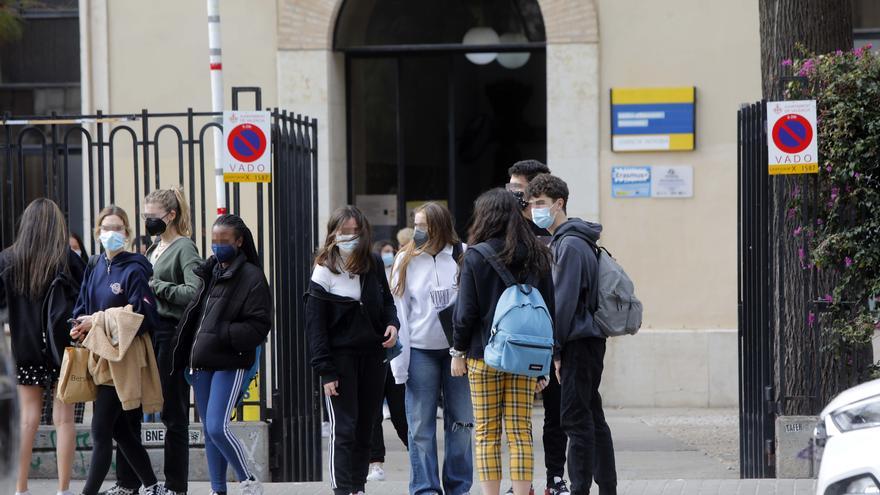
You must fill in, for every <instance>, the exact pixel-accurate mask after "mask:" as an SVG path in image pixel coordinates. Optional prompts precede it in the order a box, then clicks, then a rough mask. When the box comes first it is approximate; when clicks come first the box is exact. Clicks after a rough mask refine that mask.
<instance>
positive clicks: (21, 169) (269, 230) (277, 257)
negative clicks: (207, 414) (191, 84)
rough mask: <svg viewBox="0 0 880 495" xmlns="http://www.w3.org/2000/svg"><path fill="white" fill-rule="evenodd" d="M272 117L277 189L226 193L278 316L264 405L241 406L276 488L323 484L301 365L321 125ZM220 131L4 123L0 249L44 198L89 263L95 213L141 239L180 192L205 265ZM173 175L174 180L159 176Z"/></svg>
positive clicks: (81, 118) (145, 122) (157, 118)
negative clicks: (266, 446)
mask: <svg viewBox="0 0 880 495" xmlns="http://www.w3.org/2000/svg"><path fill="white" fill-rule="evenodd" d="M241 93H253V94H254V99H255V105H254V106H255V108H258V109H259V108H261V107H262V102H261V98H260V90H259V88H233V109H237V107H238V100H239V95H240V94H241ZM269 111H270V112H271V117H272V174H273V175H272V183H271V184H269V185H268V186H265V185H263V184H253V185H251V184H234V185H232V186H231V187H230V185H229V184H226V192H227V198H228V204H229V205H230V208H229V211H230V212H231V213H235V214H238V215H241V216H242V217H244V218H245V220H246V221H247V223H248V224H249V225H250V226H251V227H252V230H253V231H254V233H255V234H256V236H255V237H256V239H255V241H256V243H257V249H258V251H259V254H260V258H261V259H262V261H263V265H264V270H265V271H266V274H267V276H268V278H269V281H270V284H271V285H272V288H273V291H274V293H275V314H276V320H275V328H274V331H273V332H272V333H271V334H270V337H269V339H270V341H269V343H268V345H267V346H266V352H264V353H263V359H262V363H261V366H260V375H259V376H260V377H261V379H260V380H259V400H245V401H244V404H243V405H242V409H240V410H239V411H238V415H237V417H238V418H242V417H243V416H246V414H243V412H244V411H245V410H246V409H247V408H249V407H250V408H258V409H259V420H261V421H269V422H271V427H270V431H271V434H270V459H271V466H270V469H271V472H272V478H273V480H274V481H314V480H320V479H321V474H322V469H321V400H320V396H319V393H318V390H319V387H318V381H317V380H316V377H315V376H314V374H313V372H312V370H311V367H310V366H309V362H308V357H307V355H306V345H305V341H304V335H305V332H304V328H303V325H304V321H303V313H304V311H303V309H304V308H303V305H304V303H303V300H302V297H301V295H302V294H303V293H304V292H305V288H306V287H305V284H306V283H307V281H308V278H309V273H310V269H311V262H312V254H313V252H314V249H315V247H316V241H317V235H318V225H317V211H318V206H317V205H318V198H317V187H316V186H317V172H316V169H317V156H318V155H317V153H318V143H317V121H316V120H314V119H310V118H309V117H303V116H302V115H298V114H294V113H290V112H288V111H286V110H279V109H277V108H275V109H271V110H269ZM221 121H222V114H219V113H211V112H195V111H193V110H192V109H191V108H190V109H188V110H187V111H186V112H183V113H150V112H148V111H147V110H142V111H141V112H140V113H136V114H114V115H108V114H104V113H102V112H100V111H99V112H97V113H96V114H95V115H73V116H71V115H51V116H11V115H4V117H3V119H2V121H0V126H2V129H0V184H2V187H0V245H2V247H4V248H5V247H6V246H8V245H9V244H11V243H12V241H13V240H14V236H15V230H16V226H17V225H16V222H17V221H18V219H19V218H20V216H21V214H22V212H23V211H24V208H25V207H26V206H27V204H28V203H29V202H30V201H31V200H33V199H35V198H37V197H48V198H51V199H53V200H55V201H56V202H57V203H58V204H59V206H61V208H62V210H63V211H64V214H65V216H66V217H67V219H68V222H69V225H71V230H72V231H76V232H80V233H82V234H83V237H84V238H85V239H86V240H87V241H86V242H87V243H88V244H89V245H90V247H91V251H90V252H93V253H94V252H95V248H96V241H95V239H94V236H92V235H90V232H91V226H93V225H94V221H95V217H96V215H97V213H98V211H99V210H100V209H101V208H102V207H104V206H106V205H107V204H111V203H112V204H118V205H120V206H122V207H123V208H125V209H126V210H127V211H128V212H129V213H130V214H132V216H131V220H132V227H133V229H134V232H136V233H138V234H140V233H141V232H142V220H141V213H142V209H141V208H142V200H143V198H144V197H145V196H146V195H147V194H149V192H150V191H152V190H153V189H157V188H160V187H163V186H164V187H169V186H172V185H181V186H183V187H184V190H185V191H186V193H187V197H188V199H189V201H190V205H191V208H192V222H193V233H192V238H193V240H194V241H195V242H196V244H197V246H199V248H200V250H201V253H202V255H203V256H207V255H209V254H210V252H209V250H210V242H209V240H210V226H211V224H212V222H213V216H211V217H209V216H208V213H207V208H206V197H208V196H206V195H213V186H210V188H209V186H208V185H207V184H206V170H209V172H208V174H207V175H208V181H209V183H210V184H213V169H214V166H213V162H206V160H207V159H208V158H209V156H208V155H209V153H206V150H211V149H212V142H213V141H212V140H213V138H214V137H213V134H214V129H220V130H222V122H221ZM169 147H170V148H169ZM165 161H172V162H173V163H174V165H176V167H173V166H171V165H166V164H165ZM169 170H176V172H177V173H176V174H173V175H172V176H171V177H166V176H165V175H163V173H164V174H167V172H168V171H169ZM243 199H244V201H243ZM89 240H90V242H89ZM141 242H142V240H141V237H138V238H137V239H136V240H135V248H136V249H137V248H139V247H140V244H141ZM267 368H268V369H267ZM267 392H269V393H267Z"/></svg>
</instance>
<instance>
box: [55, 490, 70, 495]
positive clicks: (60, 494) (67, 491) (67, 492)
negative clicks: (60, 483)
mask: <svg viewBox="0 0 880 495" xmlns="http://www.w3.org/2000/svg"><path fill="white" fill-rule="evenodd" d="M58 495H73V492H72V491H70V490H65V491H63V492H58Z"/></svg>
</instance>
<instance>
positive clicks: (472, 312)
mask: <svg viewBox="0 0 880 495" xmlns="http://www.w3.org/2000/svg"><path fill="white" fill-rule="evenodd" d="M486 242H487V243H488V244H489V245H490V246H492V249H494V250H495V252H498V253H500V252H501V251H502V250H503V249H504V241H502V240H501V239H489V240H488V241H486ZM526 249H527V248H526V246H525V245H524V244H520V245H519V246H517V250H516V252H515V253H514V260H513V264H511V266H508V267H507V268H508V269H509V270H510V271H511V273H513V274H514V276H517V277H518V280H517V281H518V282H519V283H524V282H526V279H527V278H528V277H526V276H525V274H522V273H521V272H522V266H523V264H524V261H525V259H526V256H527V254H528V253H527V251H526ZM530 282H533V281H531V280H530ZM535 287H536V288H537V289H538V291H539V292H540V293H541V296H542V297H543V298H544V303H546V304H547V310H548V311H550V314H551V315H552V314H554V308H555V303H554V292H553V279H552V277H551V274H550V273H547V274H545V275H544V276H542V277H540V278H539V280H538V283H537V285H535ZM506 289H507V287H506V286H505V285H504V282H502V281H501V277H500V276H499V275H498V272H496V271H495V270H494V269H493V268H492V266H491V265H490V264H489V262H487V261H486V260H485V259H484V258H483V255H482V254H480V253H479V252H478V251H477V250H475V249H468V250H467V251H466V252H465V254H464V261H463V262H462V267H461V276H460V279H459V290H458V299H457V301H456V303H455V314H454V315H453V317H452V318H453V327H454V334H453V347H455V349H456V350H458V351H464V352H467V353H468V357H469V358H474V359H483V351H484V350H485V349H486V345H487V344H488V343H489V336H490V335H491V333H492V319H493V317H494V316H495V307H496V306H497V305H498V299H500V298H501V294H502V293H503V292H504V291H505V290H506ZM554 332H555V330H554Z"/></svg>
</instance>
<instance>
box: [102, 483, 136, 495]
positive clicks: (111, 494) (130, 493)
mask: <svg viewBox="0 0 880 495" xmlns="http://www.w3.org/2000/svg"><path fill="white" fill-rule="evenodd" d="M139 492H140V490H132V489H131V488H125V487H124V486H120V485H119V484H116V485H113V488H111V489H109V490H107V491H106V492H98V495H135V494H136V493H139Z"/></svg>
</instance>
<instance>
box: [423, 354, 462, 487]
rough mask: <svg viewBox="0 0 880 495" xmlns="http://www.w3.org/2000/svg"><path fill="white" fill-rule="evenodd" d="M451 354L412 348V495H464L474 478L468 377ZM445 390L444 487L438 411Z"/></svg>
mask: <svg viewBox="0 0 880 495" xmlns="http://www.w3.org/2000/svg"><path fill="white" fill-rule="evenodd" d="M450 364H451V358H450V357H449V351H447V350H446V349H442V350H436V351H434V350H422V349H412V352H411V354H410V361H409V381H407V382H406V420H407V423H409V463H410V481H409V493H410V494H413V495H420V494H442V493H445V494H446V495H462V494H465V493H468V492H469V491H470V489H471V485H472V484H473V479H474V464H473V453H472V452H473V447H472V442H471V432H472V431H473V425H474V411H473V407H471V396H470V387H469V385H468V380H467V377H464V376H462V377H458V378H455V377H453V376H452V372H451V369H450ZM441 390H442V391H443V428H444V432H445V452H446V458H445V459H444V462H443V485H442V488H441V484H440V478H439V476H438V465H439V462H438V459H437V406H438V405H439V401H440V391H441Z"/></svg>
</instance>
